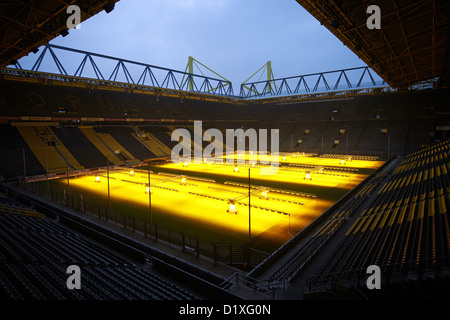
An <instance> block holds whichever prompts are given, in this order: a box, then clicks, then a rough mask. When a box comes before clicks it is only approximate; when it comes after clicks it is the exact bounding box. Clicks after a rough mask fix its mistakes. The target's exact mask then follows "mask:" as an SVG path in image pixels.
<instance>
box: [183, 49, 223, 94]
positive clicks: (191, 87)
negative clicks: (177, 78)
mask: <svg viewBox="0 0 450 320" xmlns="http://www.w3.org/2000/svg"><path fill="white" fill-rule="evenodd" d="M194 64H195V65H196V66H197V69H198V70H199V71H200V73H201V74H202V75H203V76H205V75H204V74H203V72H202V70H200V67H199V65H200V66H202V67H203V68H205V69H207V70H209V71H210V72H212V73H214V74H215V75H216V76H218V77H220V78H222V79H223V80H225V81H227V82H230V83H231V81H230V80H228V79H226V78H225V77H223V76H221V75H220V74H218V73H217V72H215V71H214V70H212V69H211V68H209V67H207V66H205V65H204V64H203V63H201V62H200V61H198V60H197V59H195V58H193V57H191V56H189V58H188V63H187V65H186V69H185V70H184V72H186V71H187V72H188V73H189V75H190V78H189V91H193V90H194V79H193V78H192V76H193V75H194ZM181 83H184V76H183V79H182V80H181ZM228 85H229V84H228V83H226V84H223V85H222V87H225V86H228ZM214 89H217V88H214Z"/></svg>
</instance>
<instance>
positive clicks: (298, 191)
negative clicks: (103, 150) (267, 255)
mask: <svg viewBox="0 0 450 320" xmlns="http://www.w3.org/2000/svg"><path fill="white" fill-rule="evenodd" d="M272 160H273V159H272ZM279 160H280V161H279V162H280V166H279V167H278V169H277V170H276V173H275V174H263V173H267V171H261V168H262V167H260V166H258V165H256V166H251V165H249V164H239V165H238V170H239V172H236V171H235V165H234V164H226V163H223V164H212V163H200V164H196V163H187V166H184V165H183V163H179V164H174V163H164V164H161V165H151V166H150V170H151V174H150V180H151V183H150V185H151V215H152V222H153V223H154V224H156V225H158V226H161V227H166V228H169V229H171V230H173V231H177V232H183V233H185V234H187V235H191V236H195V237H197V238H199V239H200V240H201V241H204V242H209V243H212V242H221V243H247V242H248V241H249V206H248V204H249V196H248V194H249V187H248V182H249V168H251V169H250V204H251V207H250V217H251V241H250V245H251V246H252V247H254V248H258V249H260V250H262V251H265V252H272V251H273V250H275V249H276V248H278V247H279V246H280V245H281V244H283V243H284V242H286V241H287V240H288V239H290V238H291V237H292V236H293V235H295V233H297V232H298V231H300V230H301V229H302V228H304V227H305V226H306V225H308V224H309V223H310V222H311V221H312V220H314V219H315V218H316V217H318V216H319V215H320V214H322V213H323V212H324V211H325V210H326V209H327V208H328V207H330V206H331V205H332V204H333V203H334V202H335V201H337V200H338V199H339V198H341V197H342V196H343V195H344V194H345V193H347V192H348V191H349V190H351V189H352V188H354V187H355V186H356V185H358V184H359V183H360V182H361V181H363V180H364V179H365V178H366V177H367V176H368V175H369V174H370V173H371V172H373V171H374V170H375V169H376V168H378V167H379V166H381V165H382V163H383V162H382V161H360V160H352V161H351V162H347V163H346V164H345V165H342V164H340V160H339V159H325V158H317V157H311V156H303V157H300V156H296V157H287V158H286V159H285V160H283V158H282V157H281V156H280V159H279ZM318 165H320V167H318ZM266 169H267V167H266ZM133 170H134V172H133V174H130V169H129V168H115V169H114V170H110V173H109V178H110V179H109V192H110V203H111V209H112V210H115V211H119V212H123V213H126V214H128V215H132V216H134V217H136V218H138V219H141V220H147V221H149V220H150V208H149V195H148V193H146V190H147V184H148V169H147V166H145V167H141V168H134V169H133ZM307 172H308V173H309V174H310V178H311V179H305V177H306V173H307ZM99 177H100V182H96V181H95V180H96V176H95V175H85V176H79V177H77V178H71V179H70V193H71V195H73V196H74V197H75V198H79V197H80V195H82V197H83V199H85V200H88V201H93V202H95V203H98V204H100V205H104V206H106V205H107V194H108V179H107V172H106V171H102V172H100V173H99ZM183 178H184V180H183ZM50 183H51V184H52V186H51V188H53V189H59V190H61V189H66V188H67V179H60V180H54V181H51V182H50ZM263 192H265V193H264V194H263ZM230 204H231V206H230ZM232 205H234V207H233V206H232ZM230 209H231V210H230Z"/></svg>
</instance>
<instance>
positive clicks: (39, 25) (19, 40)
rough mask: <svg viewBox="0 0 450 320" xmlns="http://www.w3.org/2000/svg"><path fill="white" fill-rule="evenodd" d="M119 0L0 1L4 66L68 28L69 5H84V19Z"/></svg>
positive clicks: (0, 56)
mask: <svg viewBox="0 0 450 320" xmlns="http://www.w3.org/2000/svg"><path fill="white" fill-rule="evenodd" d="M117 1H119V0H6V1H2V2H1V3H0V67H1V68H4V67H6V66H8V65H10V64H13V62H14V61H17V60H19V59H20V58H22V57H23V56H25V55H27V54H28V53H30V52H33V51H35V50H37V49H38V48H39V47H40V46H42V45H44V44H47V43H48V42H49V41H50V40H52V39H54V38H56V37H57V36H59V35H60V34H61V32H64V31H67V19H68V18H69V17H70V14H67V12H66V10H67V7H68V6H69V5H78V6H79V7H80V9H81V21H80V22H82V21H84V20H86V19H89V18H90V17H92V16H93V15H95V14H97V13H99V12H100V11H102V10H107V11H109V10H112V9H113V8H114V4H115V3H116V2H117Z"/></svg>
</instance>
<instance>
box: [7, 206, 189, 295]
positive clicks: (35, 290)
mask: <svg viewBox="0 0 450 320" xmlns="http://www.w3.org/2000/svg"><path fill="white" fill-rule="evenodd" d="M2 199H3V201H2ZM11 201H12V200H11V199H7V198H6V197H0V298H1V299H7V300H139V299H152V300H154V299H156V300H175V299H176V300H186V299H189V300H193V299H197V296H195V295H194V294H192V293H190V292H188V291H186V290H184V289H182V288H181V287H179V286H178V285H174V284H173V283H171V282H169V281H167V280H165V279H163V278H162V277H160V276H158V275H156V274H153V273H152V271H151V270H147V269H146V268H145V266H141V267H138V266H136V265H135V264H133V263H131V262H130V261H128V260H126V259H124V258H122V257H121V256H118V255H117V254H115V253H113V252H110V251H109V250H107V249H105V248H103V247H101V246H99V245H97V244H95V243H93V242H90V241H88V240H86V239H84V238H82V237H80V236H79V235H78V234H76V233H74V232H72V231H71V230H69V229H66V228H65V227H62V226H61V225H59V224H58V223H56V222H55V221H53V220H50V219H48V218H46V217H45V216H44V215H42V214H40V213H38V212H35V211H34V210H31V209H28V208H22V207H21V206H20V205H19V204H17V205H16V207H14V206H13V205H12V204H11ZM5 202H7V203H5ZM70 265H78V266H79V267H80V269H81V289H80V290H74V289H72V290H70V289H68V288H67V285H66V281H67V279H68V277H69V276H70V274H68V273H66V272H67V267H68V266H70Z"/></svg>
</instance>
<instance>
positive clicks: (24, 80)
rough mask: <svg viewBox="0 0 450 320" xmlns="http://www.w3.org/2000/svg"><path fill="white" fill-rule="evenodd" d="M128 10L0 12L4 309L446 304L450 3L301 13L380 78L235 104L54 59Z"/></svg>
mask: <svg viewBox="0 0 450 320" xmlns="http://www.w3.org/2000/svg"><path fill="white" fill-rule="evenodd" d="M116 2H118V1H111V0H108V1H107V0H87V1H53V0H48V1H47V0H46V1H29V2H21V1H11V4H8V5H5V4H0V9H1V11H2V13H1V15H0V21H1V25H0V29H1V33H0V34H1V35H2V42H1V49H0V62H1V65H0V67H1V69H0V81H1V91H0V130H1V137H0V139H1V146H0V148H1V159H0V176H1V180H0V182H1V184H0V219H1V223H0V228H1V232H0V239H1V242H0V245H1V250H0V296H1V297H2V300H14V301H21V300H70V301H73V300H95V301H97V300H170V301H174V300H176V301H184V302H185V301H192V302H193V303H194V301H195V303H196V304H195V305H196V306H198V305H199V304H198V303H199V301H202V300H203V301H211V300H214V301H215V300H218V301H228V300H231V301H235V302H236V303H239V301H248V300H250V301H255V300H258V301H269V300H270V301H273V300H278V301H280V300H282V301H284V300H397V299H411V300H414V299H448V298H449V293H448V291H449V290H448V289H449V288H450V213H449V211H448V208H449V206H450V201H449V193H450V179H449V175H448V172H449V170H450V158H449V157H450V140H449V134H448V131H449V130H450V111H449V103H450V99H449V98H450V96H449V89H448V85H449V78H448V71H449V67H450V59H449V55H448V54H449V52H448V47H449V33H448V30H449V23H448V16H449V15H448V13H449V9H450V3H447V2H445V1H431V0H423V1H415V2H411V1H391V0H389V1H388V0H386V1H377V2H376V3H375V4H376V5H378V6H379V7H381V8H382V11H381V12H382V14H381V19H382V21H383V25H382V27H381V28H380V29H378V30H373V29H370V28H369V27H368V24H367V23H368V22H367V23H366V21H368V17H369V16H370V15H368V14H367V12H366V10H367V7H368V6H369V5H368V4H366V2H364V1H362V2H358V1H345V2H344V1H327V2H324V1H322V2H319V1H309V0H305V1H297V2H298V5H299V6H302V7H303V8H304V9H306V10H307V11H308V12H309V13H310V14H311V15H312V16H313V17H314V18H315V19H317V20H318V21H319V22H320V23H321V24H322V25H323V26H325V27H326V28H327V29H328V30H329V32H331V33H332V34H333V35H334V36H335V37H336V38H338V39H339V40H340V41H342V43H343V44H344V45H345V46H347V47H348V48H349V49H350V50H351V51H353V52H354V53H355V54H356V55H357V56H358V57H359V58H360V59H362V60H363V61H364V62H365V63H366V64H367V66H365V67H357V68H348V69H341V70H334V71H328V72H321V70H318V72H317V73H314V74H303V75H298V76H290V75H287V76H289V77H285V78H274V77H273V74H272V73H271V66H270V63H268V64H267V65H265V70H264V72H265V71H267V72H266V73H265V75H267V79H266V78H264V79H263V80H261V79H260V80H258V81H254V82H251V81H246V82H244V83H242V84H241V87H240V88H239V89H240V90H239V94H236V93H235V92H236V91H237V90H236V88H233V86H232V83H231V82H230V81H228V80H226V79H225V78H223V77H221V76H220V75H218V74H216V73H215V75H214V76H211V77H210V76H206V75H204V74H198V73H194V66H197V67H198V65H199V64H201V63H200V62H198V61H196V60H195V59H193V58H190V59H189V62H188V65H187V67H186V70H184V71H182V70H174V69H170V66H164V67H158V66H154V65H150V64H147V63H146V62H135V61H130V60H126V59H122V58H120V57H115V54H114V52H111V53H110V54H109V55H104V54H99V53H95V52H88V51H83V50H79V49H75V48H67V47H62V46H58V45H54V44H49V42H50V41H51V40H52V39H54V38H56V37H58V36H60V35H61V36H67V35H68V34H69V33H70V31H71V30H68V27H67V19H68V14H67V11H66V10H67V8H68V6H69V5H75V7H78V8H81V16H80V22H81V21H85V20H87V19H96V15H97V14H98V13H100V12H102V11H105V12H111V11H113V10H115V11H117V10H118V8H116V7H115V4H116ZM121 2H126V0H122V1H121ZM30 16H33V17H34V18H33V19H30V18H29V17H30ZM29 54H30V57H33V59H34V60H33V63H32V66H30V68H25V67H23V66H22V65H21V58H23V57H24V56H28V55H29ZM64 55H69V56H70V57H71V59H70V61H72V65H71V67H72V68H73V69H74V70H76V71H75V72H67V70H68V65H67V62H63V59H64V58H63V56H64ZM74 61H76V62H74ZM80 61H81V62H80ZM105 61H107V62H105ZM49 63H51V64H52V65H53V66H54V69H53V71H51V72H48V71H46V70H44V68H43V65H45V64H49ZM105 63H107V64H109V66H110V69H109V70H110V71H109V73H108V71H105V69H104V68H103V67H102V65H104V64H105ZM88 69H89V70H90V72H88V71H87V70H88ZM111 70H112V73H110V72H111ZM119 74H121V76H119ZM241 303H243V302H241ZM193 305H194V304H193ZM178 310H179V309H177V310H176V311H177V312H178ZM225 310H226V311H227V312H228V313H231V312H232V310H234V312H235V313H236V312H237V311H238V310H237V307H236V305H235V306H234V308H232V307H230V306H228V307H227V308H224V309H223V312H222V313H221V315H223V314H225ZM246 310H247V311H249V312H253V313H255V312H256V313H257V312H263V311H266V312H267V311H268V310H269V309H268V307H267V305H258V306H257V307H255V306H253V307H251V308H247V309H246ZM197 311H198V310H197ZM183 312H188V310H187V307H186V310H184V311H183ZM228 313H227V314H228Z"/></svg>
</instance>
